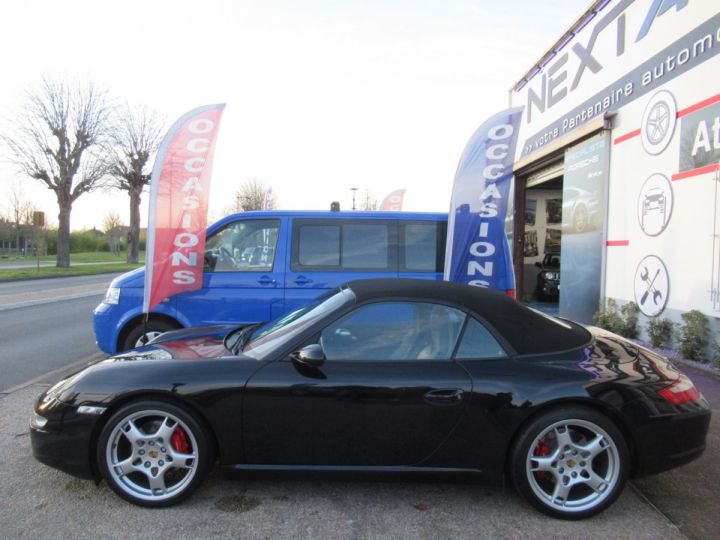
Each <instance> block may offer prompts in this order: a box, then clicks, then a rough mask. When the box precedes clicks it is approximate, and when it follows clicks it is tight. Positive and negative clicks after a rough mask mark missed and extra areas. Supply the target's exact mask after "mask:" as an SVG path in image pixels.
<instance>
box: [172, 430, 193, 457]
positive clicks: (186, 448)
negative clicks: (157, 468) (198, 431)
mask: <svg viewBox="0 0 720 540" xmlns="http://www.w3.org/2000/svg"><path fill="white" fill-rule="evenodd" d="M170 444H171V445H172V447H173V448H174V449H175V451H176V452H180V453H181V454H187V453H189V452H190V441H188V436H187V433H185V430H184V429H183V428H181V427H180V426H178V427H176V428H175V431H173V434H172V435H171V436H170Z"/></svg>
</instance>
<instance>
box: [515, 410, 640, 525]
mask: <svg viewBox="0 0 720 540" xmlns="http://www.w3.org/2000/svg"><path fill="white" fill-rule="evenodd" d="M591 443H592V444H591ZM628 456H629V454H628V449H627V444H626V443H625V439H624V438H623V436H622V434H621V433H620V431H619V430H618V429H617V428H616V427H615V425H614V424H613V423H612V422H611V421H610V420H609V419H608V418H607V417H605V416H604V415H602V414H601V413H599V412H597V411H595V410H593V409H589V408H586V407H582V406H569V407H567V408H563V409H554V410H552V411H548V412H547V413H544V414H542V415H540V416H539V417H537V418H536V419H534V420H533V421H531V422H530V424H529V425H528V426H527V427H525V429H524V430H523V431H522V433H521V434H520V436H519V437H518V439H517V441H516V443H515V445H514V447H513V450H512V455H511V464H510V466H511V476H512V480H513V483H514V485H515V488H516V489H517V491H518V492H519V493H520V494H521V495H522V496H523V497H524V498H525V499H526V500H527V501H528V502H529V503H530V504H532V505H533V506H534V507H535V508H537V509H538V510H540V511H541V512H543V513H545V514H547V515H549V516H552V517H556V518H561V519H573V520H575V519H584V518H587V517H590V516H594V515H596V514H599V513H600V512H602V511H603V510H605V509H606V508H607V507H608V506H610V505H611V504H612V503H613V501H614V500H615V499H616V498H617V497H618V495H620V493H621V492H622V490H623V487H624V486H625V481H626V479H627V471H628V462H629V457H628Z"/></svg>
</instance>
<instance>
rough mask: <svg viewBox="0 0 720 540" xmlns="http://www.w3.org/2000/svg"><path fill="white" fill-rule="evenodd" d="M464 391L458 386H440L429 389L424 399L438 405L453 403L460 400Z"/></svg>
mask: <svg viewBox="0 0 720 540" xmlns="http://www.w3.org/2000/svg"><path fill="white" fill-rule="evenodd" d="M463 394H464V392H463V391H462V390H460V389H459V388H442V389H439V390H430V391H429V392H427V393H426V394H425V401H427V402H428V403H431V404H435V403H437V404H438V405H454V404H456V403H460V402H461V401H462V397H463Z"/></svg>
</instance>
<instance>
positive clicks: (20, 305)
mask: <svg viewBox="0 0 720 540" xmlns="http://www.w3.org/2000/svg"><path fill="white" fill-rule="evenodd" d="M106 288H107V287H103V288H102V289H97V290H93V291H86V292H81V293H75V294H64V295H62V296H52V297H46V298H39V299H37V300H26V301H25V302H15V303H12V304H3V305H0V311H7V310H9V309H18V308H24V307H30V306H39V305H41V304H52V303H54V302H62V301H64V300H76V299H78V298H87V297H89V296H100V295H102V294H104V293H105V289H106Z"/></svg>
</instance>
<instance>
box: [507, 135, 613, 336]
mask: <svg viewBox="0 0 720 540" xmlns="http://www.w3.org/2000/svg"><path fill="white" fill-rule="evenodd" d="M608 146H609V145H608V139H607V135H606V134H605V133H600V134H598V135H596V136H592V137H589V138H587V139H585V140H582V141H580V142H578V143H576V144H574V145H572V146H568V147H566V148H564V149H562V150H561V151H560V152H558V153H557V154H555V155H554V156H550V157H549V158H548V159H546V160H545V161H544V163H538V164H533V165H532V166H531V167H530V168H528V169H525V170H524V171H522V172H520V173H518V175H517V180H516V188H515V217H516V219H515V223H514V234H513V237H514V239H515V242H514V244H515V245H514V250H513V260H514V262H513V264H514V269H515V277H516V287H517V297H518V299H520V300H522V301H524V302H526V303H529V304H532V305H533V307H536V308H538V309H541V310H542V311H545V312H546V313H550V314H559V315H562V316H563V317H568V318H571V319H574V320H577V321H579V322H583V323H590V322H592V316H593V314H594V313H595V311H596V310H597V307H598V302H599V299H600V297H601V284H602V273H603V268H604V246H605V236H606V232H605V231H606V215H607V200H606V193H607V183H608V174H607V170H608V167H607V164H608V155H609V150H608ZM518 218H520V219H518Z"/></svg>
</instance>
